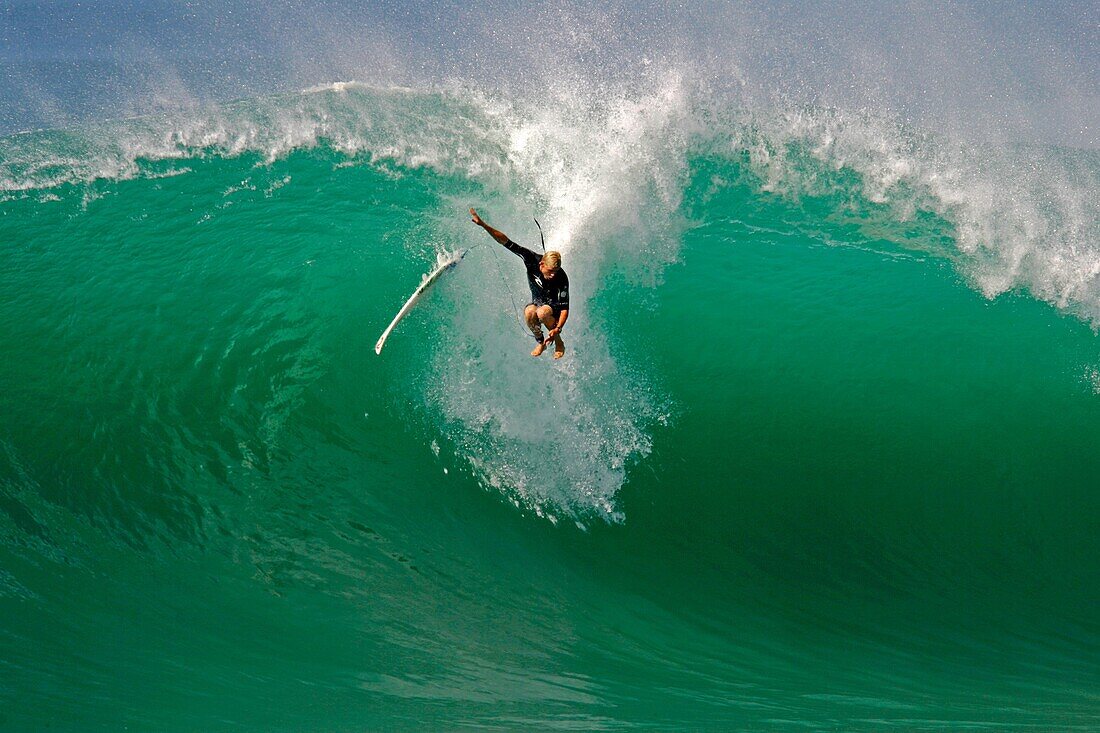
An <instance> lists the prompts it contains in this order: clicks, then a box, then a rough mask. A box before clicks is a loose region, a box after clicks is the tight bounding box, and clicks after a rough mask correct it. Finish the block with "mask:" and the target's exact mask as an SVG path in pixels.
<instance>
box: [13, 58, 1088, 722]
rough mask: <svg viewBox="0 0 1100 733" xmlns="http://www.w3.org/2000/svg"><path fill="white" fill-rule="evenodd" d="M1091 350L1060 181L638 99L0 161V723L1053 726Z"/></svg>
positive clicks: (886, 137) (676, 78)
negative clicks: (543, 305) (540, 291)
mask: <svg viewBox="0 0 1100 733" xmlns="http://www.w3.org/2000/svg"><path fill="white" fill-rule="evenodd" d="M544 91H545V90H544ZM471 206H474V207H476V208H477V209H478V211H479V213H480V214H481V215H482V216H483V217H484V218H485V220H486V221H487V222H489V223H490V224H492V225H493V226H495V227H497V228H499V229H501V230H503V231H505V232H506V233H508V234H509V235H510V236H511V237H512V238H513V239H515V240H516V241H518V242H520V243H521V244H525V245H526V246H529V247H532V248H535V249H538V247H539V245H538V230H537V229H536V228H535V225H534V223H533V221H532V218H533V217H537V218H538V219H539V221H540V222H541V223H542V226H543V228H544V229H545V230H546V235H547V241H546V244H547V247H548V248H552V249H558V250H560V251H561V252H562V254H563V266H564V268H565V269H566V270H567V271H568V273H569V277H570V281H571V283H572V284H573V294H572V300H573V308H572V309H571V310H570V318H569V324H568V326H567V328H566V330H565V332H564V334H563V336H564V337H565V340H566V344H567V347H568V353H567V355H566V357H565V358H564V359H562V360H560V361H554V360H552V359H550V358H549V356H545V357H543V358H541V359H532V358H531V357H530V356H529V355H528V352H529V351H530V348H531V346H532V342H531V338H530V336H529V335H525V332H524V329H523V328H522V326H521V325H520V323H519V321H518V319H517V314H516V306H517V305H519V306H520V307H522V305H523V304H524V303H525V302H526V297H527V295H526V293H527V291H526V285H525V281H524V277H523V271H522V268H521V267H520V262H519V260H518V259H517V258H515V257H514V256H513V255H511V254H510V253H508V252H506V251H505V250H503V248H500V247H499V246H497V245H496V244H495V243H494V242H493V241H492V240H491V239H490V238H489V237H488V236H487V235H486V234H485V233H484V232H483V231H481V230H480V229H479V228H477V227H475V226H473V225H472V224H471V223H470V220H469V216H468V214H467V213H466V211H467V209H468V208H469V207H471ZM460 248H470V252H469V254H468V255H467V256H466V258H465V259H464V260H463V261H462V262H461V263H460V264H459V265H458V266H457V267H456V268H454V270H453V271H450V272H448V273H447V274H445V275H444V276H443V277H442V278H441V279H440V280H439V282H438V283H436V285H434V286H433V287H432V288H431V289H430V290H429V291H428V293H427V295H426V296H425V297H424V299H423V300H422V302H421V303H420V304H419V305H418V306H417V308H416V309H415V310H414V311H413V312H412V313H411V314H410V315H409V316H408V317H407V318H406V319H405V320H404V321H403V322H402V323H401V324H400V325H399V326H398V328H397V329H396V331H395V332H394V333H393V335H391V336H390V339H389V341H388V343H387V346H386V348H385V350H384V351H383V352H382V354H381V355H380V356H376V355H375V353H374V350H373V346H374V343H375V341H376V339H377V338H378V336H379V335H380V334H381V332H382V330H383V329H384V328H385V327H386V325H387V324H388V323H389V321H390V319H391V318H392V317H393V315H394V314H395V313H396V311H397V310H398V309H399V308H400V306H401V305H402V303H403V302H404V300H405V298H406V297H408V295H409V294H410V293H411V292H412V291H413V290H414V289H415V287H416V286H417V285H418V284H419V282H420V281H421V278H422V277H423V276H424V275H425V274H426V273H428V272H429V271H430V270H431V269H432V268H433V267H434V266H435V263H436V262H437V259H438V258H439V257H441V256H445V255H446V254H447V253H450V252H454V251H455V250H457V249H460ZM1098 325H1100V153H1098V152H1097V150H1096V149H1092V148H1088V147H1077V146H1073V145H1065V144H1057V143H1053V142H1049V141H1047V142H1043V141H1039V142H1035V141H1031V142H1029V141H1020V140H1003V139H1002V140H994V141H991V140H986V141H981V142H975V141H973V140H965V139H963V138H961V137H959V136H955V135H952V134H948V133H942V132H941V133H938V132H937V131H936V130H935V129H932V128H930V127H927V126H921V125H917V124H911V123H910V122H908V121H907V120H906V119H904V118H903V117H901V116H898V115H893V114H890V113H888V112H887V111H882V110H879V111H875V110H872V109H868V108H865V107H864V108H857V109H844V108H842V107H838V106H831V105H827V104H812V103H791V104H787V105H783V104H772V105H736V104H729V103H727V98H726V97H724V96H723V95H721V94H719V93H717V92H714V91H713V90H710V89H708V88H707V87H706V85H698V84H695V83H693V81H692V79H691V78H688V77H685V76H684V75H682V74H676V73H665V72H664V71H654V72H653V73H652V74H650V75H649V76H648V77H646V81H645V83H644V84H641V85H636V86H630V87H614V86H604V87H598V88H593V89H588V90H586V91H585V93H583V94H577V90H576V87H571V88H569V89H568V90H566V89H563V90H561V92H560V93H559V94H557V95H555V94H554V93H553V92H552V90H551V92H550V93H548V96H547V95H545V94H544V95H542V96H539V97H537V98H536V97H533V96H530V95H524V94H512V95H509V94H507V93H500V94H490V93H487V92H485V91H484V90H482V89H480V88H479V87H477V85H470V84H467V83H464V82H462V81H459V80H451V81H449V82H444V83H439V84H423V85H393V84H390V85H384V84H373V83H371V84H367V83H355V82H340V83H325V84H320V85H317V86H314V87H310V88H306V89H304V90H298V91H296V90H287V91H276V92H272V93H269V94H251V95H248V96H245V97H243V98H240V99H237V100H236V101H222V102H219V103H217V104H214V103H205V102H202V103H200V102H195V103H194V104H190V105H188V106H187V107H186V108H185V109H176V110H170V111H160V112H156V111H154V112H148V113H145V114H141V115H138V116H134V117H127V118H122V119H118V118H110V116H106V115H99V116H98V117H97V116H95V115H92V116H90V117H88V118H86V119H82V120H80V121H79V122H74V123H71V124H67V125H62V126H45V127H43V128H42V129H35V130H29V131H14V132H11V133H8V134H7V135H6V136H4V137H2V138H0V334H2V338H0V730H5V731H43V730H51V731H94V730H105V731H106V730H109V731H121V730H129V731H288V732H289V731H373V730H458V729H466V728H475V729H478V728H481V729H502V730H504V729H508V730H510V729H529V730H629V729H646V730H665V731H673V730H731V731H732V730H745V731H1003V730H1013V731H1044V732H1045V731H1095V730H1098V729H1100V610H1098V609H1100V493H1098V488H1100V341H1098V338H1097V334H1096V329H1097V326H1098Z"/></svg>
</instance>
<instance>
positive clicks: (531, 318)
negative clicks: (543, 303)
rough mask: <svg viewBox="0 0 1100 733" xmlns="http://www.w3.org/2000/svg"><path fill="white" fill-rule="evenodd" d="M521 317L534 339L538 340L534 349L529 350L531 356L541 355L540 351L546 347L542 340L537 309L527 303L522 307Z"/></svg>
mask: <svg viewBox="0 0 1100 733" xmlns="http://www.w3.org/2000/svg"><path fill="white" fill-rule="evenodd" d="M523 318H524V320H526V321H527V328H529V329H531V333H532V334H534V336H535V339H536V340H537V341H538V342H539V344H538V346H536V347H535V350H534V351H532V352H531V356H542V352H543V351H544V350H545V349H546V344H544V343H543V342H542V324H540V323H539V317H538V309H537V308H535V306H533V305H529V306H527V307H526V308H524V309H523Z"/></svg>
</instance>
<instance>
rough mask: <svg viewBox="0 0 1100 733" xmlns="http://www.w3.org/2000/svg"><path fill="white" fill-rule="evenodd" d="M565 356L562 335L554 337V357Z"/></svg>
mask: <svg viewBox="0 0 1100 733" xmlns="http://www.w3.org/2000/svg"><path fill="white" fill-rule="evenodd" d="M563 356H565V342H564V341H562V340H561V336H558V337H557V338H555V339H554V358H555V359H560V358H562V357H563Z"/></svg>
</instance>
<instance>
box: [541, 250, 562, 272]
mask: <svg viewBox="0 0 1100 733" xmlns="http://www.w3.org/2000/svg"><path fill="white" fill-rule="evenodd" d="M542 261H543V262H544V263H545V264H546V266H547V267H549V268H550V269H551V270H556V269H558V268H559V267H561V254H559V253H558V252H557V251H555V250H550V251H549V252H547V253H546V254H544V255H543V256H542Z"/></svg>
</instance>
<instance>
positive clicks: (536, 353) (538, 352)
mask: <svg viewBox="0 0 1100 733" xmlns="http://www.w3.org/2000/svg"><path fill="white" fill-rule="evenodd" d="M544 351H546V342H545V341H539V345H538V346H536V347H535V348H534V350H532V351H531V356H542V352H544Z"/></svg>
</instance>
